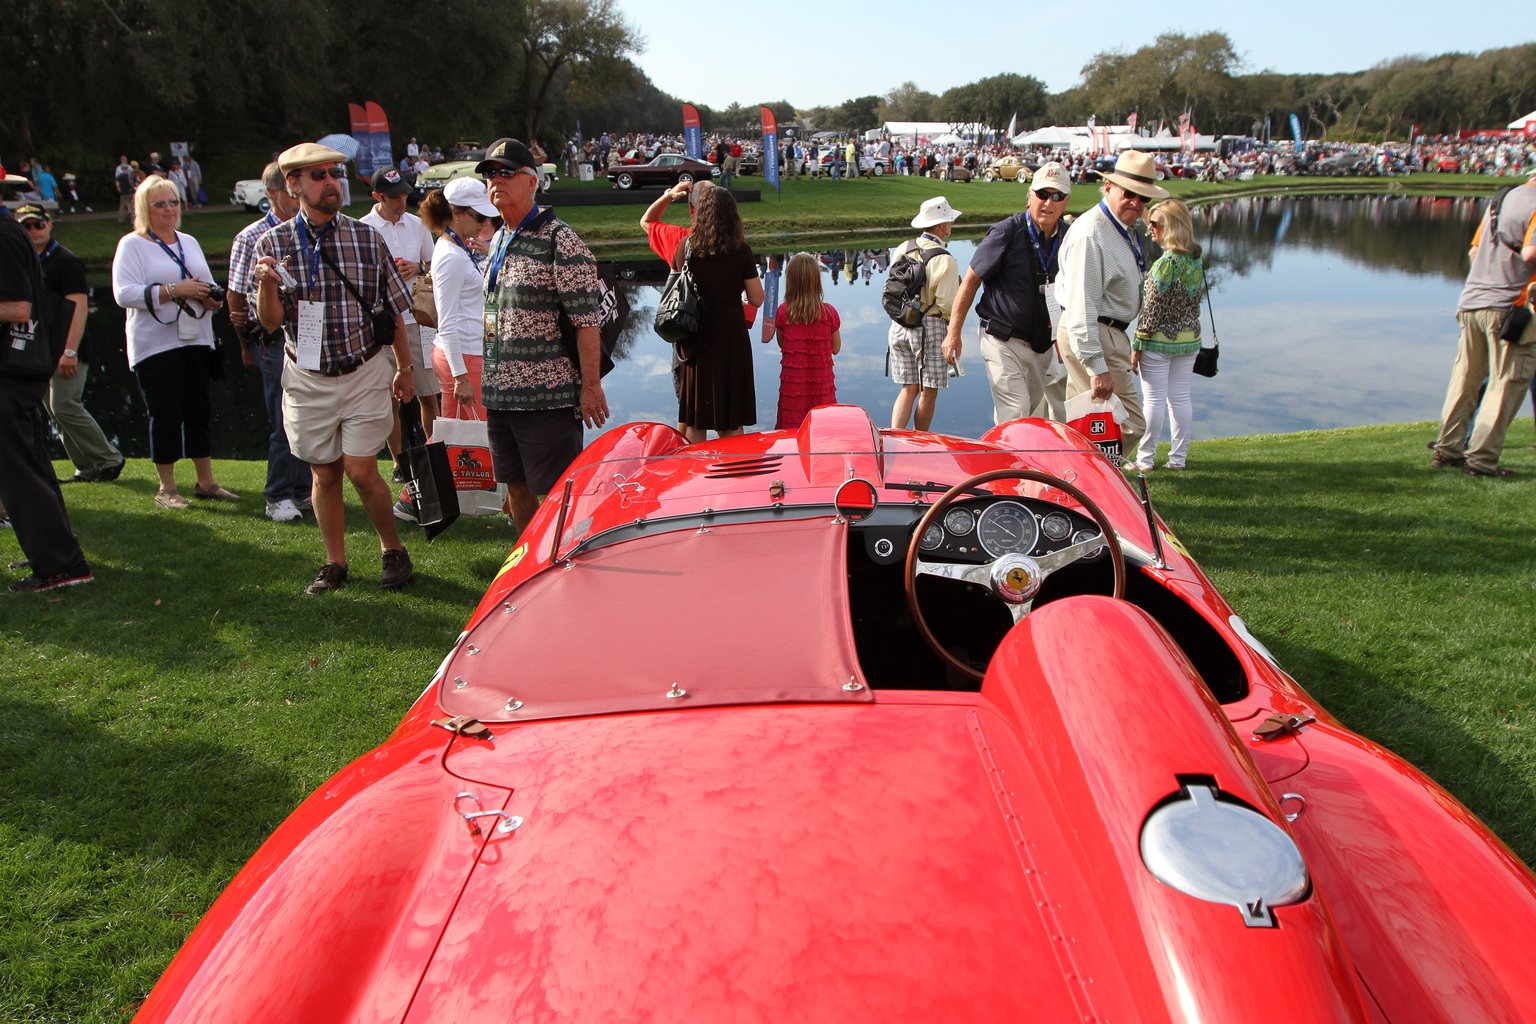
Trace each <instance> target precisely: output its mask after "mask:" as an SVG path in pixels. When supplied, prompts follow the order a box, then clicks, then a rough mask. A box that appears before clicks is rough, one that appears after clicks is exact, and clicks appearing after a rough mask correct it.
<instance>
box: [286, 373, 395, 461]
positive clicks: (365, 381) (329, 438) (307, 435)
mask: <svg viewBox="0 0 1536 1024" xmlns="http://www.w3.org/2000/svg"><path fill="white" fill-rule="evenodd" d="M385 351H388V350H387V349H386V350H385ZM394 376H395V371H394V367H393V366H391V365H390V361H389V360H388V359H384V358H382V357H381V356H379V355H377V354H375V355H374V357H373V358H372V359H370V360H368V361H367V362H366V363H364V364H363V365H362V366H360V367H358V368H357V369H356V370H354V371H352V372H351V373H348V374H343V375H342V376H340V377H327V376H325V375H324V374H322V373H315V372H314V371H312V370H301V369H299V367H298V366H297V365H296V364H295V363H293V362H292V361H291V360H289V359H286V358H285V359H284V360H283V428H284V429H285V430H286V431H287V432H288V447H289V448H290V449H291V450H292V451H293V454H294V455H296V456H298V457H299V458H301V459H303V460H304V461H305V462H308V463H311V464H314V465H328V464H330V463H332V462H335V461H337V460H338V459H340V458H341V457H342V456H343V455H351V456H353V457H355V458H360V459H366V458H373V457H375V456H377V455H378V454H379V450H380V449H381V448H383V447H384V443H385V442H386V441H388V440H389V432H390V430H392V429H393V428H394V425H395V417H394V412H393V409H392V407H391V404H390V383H391V382H392V381H393V380H394Z"/></svg>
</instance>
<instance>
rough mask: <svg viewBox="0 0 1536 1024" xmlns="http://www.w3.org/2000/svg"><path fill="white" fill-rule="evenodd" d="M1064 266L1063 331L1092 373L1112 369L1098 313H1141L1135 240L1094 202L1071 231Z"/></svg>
mask: <svg viewBox="0 0 1536 1024" xmlns="http://www.w3.org/2000/svg"><path fill="white" fill-rule="evenodd" d="M1127 230H1130V231H1133V232H1134V231H1135V228H1134V227H1132V228H1129V229H1127ZM1142 245H1143V246H1145V245H1146V242H1145V241H1143V242H1142ZM1142 251H1143V252H1145V251H1146V250H1145V248H1143V250H1142ZM1060 264H1061V271H1060V273H1058V274H1057V277H1056V298H1057V299H1058V300H1059V301H1060V302H1061V330H1063V331H1065V332H1066V335H1067V338H1068V340H1069V341H1070V342H1071V344H1072V350H1073V351H1074V352H1075V353H1076V354H1077V358H1078V359H1080V360H1082V363H1083V367H1084V368H1085V369H1087V371H1088V372H1089V373H1090V374H1094V375H1095V376H1096V375H1098V374H1101V373H1108V372H1109V366H1108V364H1106V363H1105V362H1104V352H1103V349H1102V348H1101V347H1100V345H1099V322H1098V321H1099V317H1101V316H1107V317H1111V318H1113V319H1115V320H1124V321H1126V322H1130V321H1131V320H1134V319H1136V315H1137V314H1138V313H1140V312H1141V276H1142V274H1141V267H1139V266H1137V264H1136V255H1135V253H1134V252H1133V251H1132V249H1131V243H1130V242H1129V241H1127V240H1126V239H1125V237H1124V236H1122V235H1121V234H1120V231H1119V229H1117V228H1116V227H1115V225H1114V224H1112V223H1110V219H1109V215H1108V214H1106V213H1105V212H1104V208H1103V207H1102V206H1094V207H1093V208H1091V209H1090V210H1089V211H1088V212H1087V213H1085V214H1083V215H1082V216H1081V217H1079V218H1077V220H1076V221H1075V222H1074V223H1073V224H1072V227H1071V228H1070V229H1069V230H1068V231H1067V237H1066V238H1065V239H1063V240H1062V243H1061V259H1060Z"/></svg>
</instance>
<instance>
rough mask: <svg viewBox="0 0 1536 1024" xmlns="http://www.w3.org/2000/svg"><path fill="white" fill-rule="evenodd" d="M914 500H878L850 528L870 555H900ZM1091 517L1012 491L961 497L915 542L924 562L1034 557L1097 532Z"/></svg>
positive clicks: (919, 509) (891, 558)
mask: <svg viewBox="0 0 1536 1024" xmlns="http://www.w3.org/2000/svg"><path fill="white" fill-rule="evenodd" d="M927 511H928V504H927V503H926V502H922V503H918V504H910V503H909V504H895V503H883V504H881V505H880V506H879V507H878V508H876V509H875V513H874V515H872V516H871V517H870V518H869V519H867V520H864V521H863V522H861V523H859V524H857V525H856V526H855V527H854V528H853V529H854V532H855V533H856V534H858V535H860V536H861V537H862V538H863V541H864V548H865V553H866V554H867V555H868V556H869V558H870V560H871V561H873V562H875V563H876V564H880V565H888V564H892V563H896V562H901V561H903V560H905V558H906V556H907V546H908V545H909V544H910V543H911V540H912V531H913V530H914V529H915V528H916V526H917V523H918V520H919V519H921V518H922V516H923V515H924V514H925V513H926V512H927ZM1099 533H1100V531H1099V527H1098V524H1097V523H1095V522H1094V521H1093V520H1092V519H1091V518H1089V517H1088V516H1086V515H1084V514H1082V513H1081V512H1077V511H1075V510H1072V509H1067V508H1063V507H1062V506H1060V505H1057V504H1055V503H1054V502H1049V501H1041V500H1039V499H1036V498H1021V497H1016V496H1004V495H998V496H991V497H976V498H962V499H960V500H958V501H956V502H954V503H953V504H952V505H950V507H949V509H948V511H946V513H945V514H944V518H943V519H942V520H941V521H939V522H936V523H932V524H930V525H929V527H928V529H927V530H926V531H925V532H924V536H923V539H922V541H921V544H920V556H921V557H922V558H923V560H924V561H939V562H966V563H976V564H981V563H985V562H991V561H993V560H994V559H996V558H1000V557H1002V556H1003V555H1007V554H1021V555H1032V556H1035V557H1039V556H1041V555H1045V554H1049V553H1050V552H1052V551H1058V550H1060V549H1062V548H1065V547H1068V546H1070V545H1072V544H1075V543H1078V542H1080V541H1084V540H1088V539H1089V538H1092V537H1097V536H1099Z"/></svg>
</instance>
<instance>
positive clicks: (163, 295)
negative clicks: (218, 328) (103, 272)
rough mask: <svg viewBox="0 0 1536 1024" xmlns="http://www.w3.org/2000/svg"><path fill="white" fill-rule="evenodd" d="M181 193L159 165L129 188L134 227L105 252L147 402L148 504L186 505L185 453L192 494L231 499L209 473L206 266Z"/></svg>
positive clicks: (209, 288)
mask: <svg viewBox="0 0 1536 1024" xmlns="http://www.w3.org/2000/svg"><path fill="white" fill-rule="evenodd" d="M181 207H182V201H181V193H180V191H179V190H178V189H177V187H176V185H175V183H174V182H172V181H170V180H169V179H167V178H162V177H161V176H160V175H158V174H153V175H150V176H149V177H147V178H145V179H144V181H143V182H142V183H141V184H140V185H139V187H138V189H137V190H136V191H135V192H134V196H133V232H132V233H131V234H127V235H124V236H123V237H122V240H121V241H119V242H118V243H117V254H116V255H115V256H113V257H112V296H113V298H115V299H116V300H117V304H118V305H119V306H122V307H123V308H124V309H126V310H127V311H128V365H129V367H130V368H132V370H133V372H134V376H136V377H137V378H138V381H139V390H140V391H141V392H142V393H143V395H144V405H145V407H146V408H147V409H148V411H149V459H150V461H151V462H153V463H154V464H155V472H156V473H158V474H159V476H160V489H159V491H158V492H157V493H156V494H155V504H156V505H159V506H160V507H161V508H167V509H184V508H187V507H188V505H189V504H190V502H188V501H187V499H186V498H184V497H182V495H181V494H180V492H178V491H177V489H176V476H175V470H176V462H177V460H179V459H182V458H189V459H191V460H192V465H193V468H194V469H195V470H196V471H197V487H196V489H195V490H194V491H193V492H192V493H193V494H194V496H196V497H199V498H215V499H220V500H223V501H236V500H238V499H239V495H237V494H232V493H230V492H229V491H226V490H225V489H224V488H222V487H220V486H219V484H218V482H217V481H216V480H214V478H213V458H212V457H213V429H212V428H213V373H214V371H215V367H216V360H217V359H218V352H217V350H216V349H215V348H214V342H213V311H214V310H216V309H218V308H219V306H220V305H222V304H223V297H222V291H223V289H219V293H218V294H219V297H218V298H215V297H214V296H215V294H216V293H214V291H213V288H214V284H213V272H212V271H211V270H209V269H208V261H207V260H206V259H205V258H204V257H203V250H202V248H201V247H200V246H199V245H198V244H197V239H195V238H193V237H192V236H191V235H189V234H187V233H186V232H184V231H178V230H177V228H178V227H179V226H180V224H181Z"/></svg>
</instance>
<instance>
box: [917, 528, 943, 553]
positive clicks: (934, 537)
mask: <svg viewBox="0 0 1536 1024" xmlns="http://www.w3.org/2000/svg"><path fill="white" fill-rule="evenodd" d="M943 543H944V527H942V526H940V525H939V524H938V523H934V524H933V525H932V526H930V527H928V529H926V530H924V531H923V544H922V547H923V550H924V551H932V550H934V549H935V548H937V547H938V546H939V545H940V544H943Z"/></svg>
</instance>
